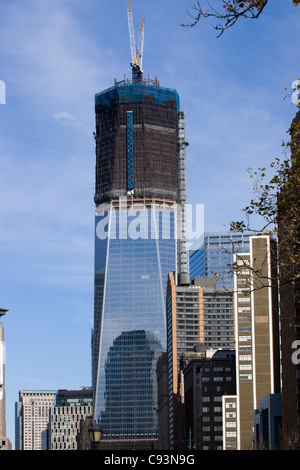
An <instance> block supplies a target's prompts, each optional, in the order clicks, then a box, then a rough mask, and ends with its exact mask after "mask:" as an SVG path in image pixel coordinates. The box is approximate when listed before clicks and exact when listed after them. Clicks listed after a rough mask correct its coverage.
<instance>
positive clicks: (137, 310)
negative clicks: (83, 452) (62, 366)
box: [92, 0, 188, 443]
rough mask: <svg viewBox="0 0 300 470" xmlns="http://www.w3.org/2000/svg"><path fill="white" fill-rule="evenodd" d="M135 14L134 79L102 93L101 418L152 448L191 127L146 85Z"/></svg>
mask: <svg viewBox="0 0 300 470" xmlns="http://www.w3.org/2000/svg"><path fill="white" fill-rule="evenodd" d="M127 13H128V21H129V33H130V44H131V52H132V63H131V66H132V80H130V81H128V80H124V81H123V82H119V83H116V82H115V85H114V86H113V87H112V88H109V89H107V90H105V91H103V92H100V93H98V94H96V96H95V113H96V132H95V140H96V187H95V204H96V221H95V305H94V330H93V338H92V376H93V389H94V420H95V421H97V422H99V423H100V424H101V427H102V433H103V438H102V441H106V442H107V443H109V442H110V443H112V442H123V443H124V442H127V443H128V442H129V443H130V442H133V441H143V442H149V443H151V442H152V443H153V440H155V439H156V438H157V412H156V410H155V408H156V406H157V392H156V374H155V367H156V361H157V358H158V356H159V355H160V353H161V352H162V351H163V350H165V349H166V324H165V323H166V320H165V312H166V307H165V297H166V285H167V279H168V273H169V272H170V271H173V272H176V274H178V275H180V274H181V273H185V272H187V270H188V267H187V250H186V233H185V203H186V182H185V146H186V142H185V129H184V128H185V125H184V113H182V112H181V111H180V104H179V96H178V94H177V92H176V91H175V90H173V89H170V88H163V87H161V86H160V85H159V83H158V81H157V80H154V81H150V80H144V78H143V72H142V50H143V28H144V22H143V20H142V25H141V29H140V40H139V45H138V49H137V48H136V46H135V40H134V33H133V23H132V13H131V6H130V2H129V0H128V2H127Z"/></svg>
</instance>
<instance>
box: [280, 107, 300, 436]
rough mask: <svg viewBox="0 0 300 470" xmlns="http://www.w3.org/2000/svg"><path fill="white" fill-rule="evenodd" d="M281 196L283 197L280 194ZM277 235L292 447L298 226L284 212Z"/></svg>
mask: <svg viewBox="0 0 300 470" xmlns="http://www.w3.org/2000/svg"><path fill="white" fill-rule="evenodd" d="M299 125H300V111H298V113H297V114H296V116H295V118H294V120H293V122H292V126H293V127H294V126H299ZM295 131H296V135H294V142H295V141H298V148H296V147H295V145H294V146H293V148H292V157H293V158H295V159H296V168H295V166H294V171H293V174H294V176H295V177H297V178H298V177H299V174H298V173H299V166H297V165H298V161H299V130H297V128H295V129H294V133H295ZM297 135H298V137H297ZM292 136H293V135H292ZM293 196H296V197H297V198H298V201H299V192H298V194H296V193H295V192H294V191H293ZM281 197H283V198H284V193H283V194H282V195H281ZM292 227H293V228H292ZM290 229H291V232H290ZM286 231H287V232H289V233H288V234H287V233H286ZM278 232H279V266H280V272H279V278H280V280H281V282H280V341H281V361H282V419H283V437H284V440H285V442H286V443H287V445H295V444H297V443H299V442H300V283H299V280H298V279H295V281H294V282H289V280H292V279H294V277H295V276H294V275H295V266H294V263H292V260H293V258H294V259H296V260H297V258H298V257H299V255H298V253H299V249H298V246H299V224H298V225H297V224H295V220H293V221H291V220H290V212H289V210H288V209H287V213H286V212H284V214H283V217H282V220H280V223H279V228H278ZM291 249H292V250H293V252H292V253H291ZM296 266H298V265H297V263H296Z"/></svg>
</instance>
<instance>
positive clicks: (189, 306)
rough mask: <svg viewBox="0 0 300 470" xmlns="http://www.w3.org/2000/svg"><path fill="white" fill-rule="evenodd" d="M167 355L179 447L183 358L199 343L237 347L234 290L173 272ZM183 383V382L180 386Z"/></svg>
mask: <svg viewBox="0 0 300 470" xmlns="http://www.w3.org/2000/svg"><path fill="white" fill-rule="evenodd" d="M166 316H167V358H168V374H169V382H168V383H169V432H170V445H171V447H172V446H173V447H174V448H176V447H177V445H179V444H178V442H179V441H180V439H181V438H180V437H179V436H178V435H177V430H178V428H179V420H180V419H181V418H180V412H179V409H180V408H181V403H182V396H183V395H182V393H183V390H180V386H181V385H182V384H183V381H182V379H181V377H180V373H181V372H180V371H181V369H182V367H181V364H180V361H181V358H182V356H183V355H184V354H186V353H188V352H193V351H194V349H195V346H197V345H199V344H203V345H205V348H206V349H210V350H214V351H215V350H217V349H220V348H223V349H233V348H234V345H235V339H234V335H235V331H234V312H233V291H232V290H228V289H221V288H219V289H217V288H216V287H215V280H214V279H213V278H195V279H193V281H192V283H191V284H190V283H189V277H188V276H179V280H178V282H177V283H176V279H175V275H174V273H169V276H168V285H167V297H166ZM180 384H181V385H180Z"/></svg>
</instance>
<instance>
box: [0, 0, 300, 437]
mask: <svg viewBox="0 0 300 470" xmlns="http://www.w3.org/2000/svg"><path fill="white" fill-rule="evenodd" d="M204 1H205V0H203V2H204ZM269 3H270V5H268V7H267V8H266V10H265V12H264V14H263V15H262V17H261V18H260V19H259V20H257V21H252V20H251V21H250V20H249V21H241V22H240V23H239V24H237V25H236V26H235V27H234V28H233V29H231V30H229V31H227V32H226V33H225V34H224V35H223V36H222V37H221V38H219V39H218V38H217V34H216V31H215V30H214V29H213V28H212V27H211V21H210V20H206V21H203V22H201V23H200V24H198V26H197V27H195V28H193V29H191V28H182V27H180V26H179V22H188V20H189V17H188V15H187V9H188V8H192V6H193V4H194V2H193V0H185V1H183V0H173V1H172V2H171V1H170V0H168V1H167V0H160V1H158V0H153V1H152V2H146V1H145V0H139V1H138V0H132V1H131V5H132V9H133V18H134V25H135V32H136V36H137V35H138V29H139V26H140V22H141V18H142V17H145V45H144V61H143V66H144V67H143V68H144V73H145V75H146V76H148V75H149V76H150V78H154V77H155V76H157V78H158V80H159V82H160V84H161V85H162V86H167V87H170V88H175V89H176V90H177V91H178V93H179V95H180V101H181V110H183V111H185V113H186V137H187V139H188V140H189V143H190V145H189V147H188V149H187V178H188V202H189V203H190V204H204V207H205V230H206V231H219V230H227V229H228V226H229V223H230V221H231V220H238V219H240V218H241V215H242V214H241V208H242V207H244V206H245V205H246V204H247V203H248V201H249V199H250V198H251V196H252V186H251V180H250V179H249V175H248V173H247V168H248V167H249V166H251V167H253V168H257V167H259V166H265V165H267V164H268V163H270V162H271V161H272V160H273V158H274V157H275V156H281V142H282V140H286V139H287V134H286V130H287V129H288V127H289V124H290V122H291V119H292V118H293V117H294V115H295V113H296V111H297V108H296V107H295V105H294V104H292V102H291V100H290V99H289V98H287V99H285V95H286V91H285V89H286V88H287V89H288V91H291V90H290V88H291V84H292V82H293V81H294V80H295V79H297V78H299V76H300V71H299V63H300V57H299V56H300V48H299V43H298V41H299V24H300V22H299V18H300V6H299V7H298V8H295V7H294V6H293V5H292V1H291V0H272V1H271V0H270V2H269ZM129 64H130V46H129V34H128V24H127V13H126V0H84V1H83V0H48V1H47V2H46V1H44V0H11V1H9V2H8V1H7V0H0V80H2V81H4V82H5V84H6V104H3V105H2V104H1V105H0V123H1V125H0V201H1V203H0V227H1V230H0V260H1V270H0V306H1V307H2V308H8V309H9V310H10V311H9V312H8V314H7V316H6V317H4V319H3V323H4V327H5V339H6V393H7V411H6V417H7V435H8V437H9V438H10V439H11V440H12V442H13V444H14V403H15V402H16V401H17V400H18V392H19V390H20V389H28V388H31V389H53V390H56V389H59V388H68V389H77V388H80V387H81V386H86V385H90V383H91V364H90V363H91V361H90V358H91V351H90V337H91V328H92V322H93V246H94V240H93V234H94V202H93V196H94V168H95V149H94V139H93V131H94V129H95V124H94V95H95V93H97V92H99V91H102V90H104V89H106V88H109V87H111V86H112V85H113V83H114V79H115V78H116V79H117V80H122V79H123V77H124V74H126V76H127V78H130V77H131V70H130V66H129Z"/></svg>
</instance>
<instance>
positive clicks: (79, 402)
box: [50, 388, 93, 450]
mask: <svg viewBox="0 0 300 470" xmlns="http://www.w3.org/2000/svg"><path fill="white" fill-rule="evenodd" d="M92 414H93V392H92V389H91V388H89V389H85V388H83V389H82V390H58V392H57V395H56V400H55V406H54V407H53V408H52V409H51V416H50V450H77V444H78V441H77V435H78V433H79V431H80V423H81V420H84V419H85V418H86V417H89V416H92Z"/></svg>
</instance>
